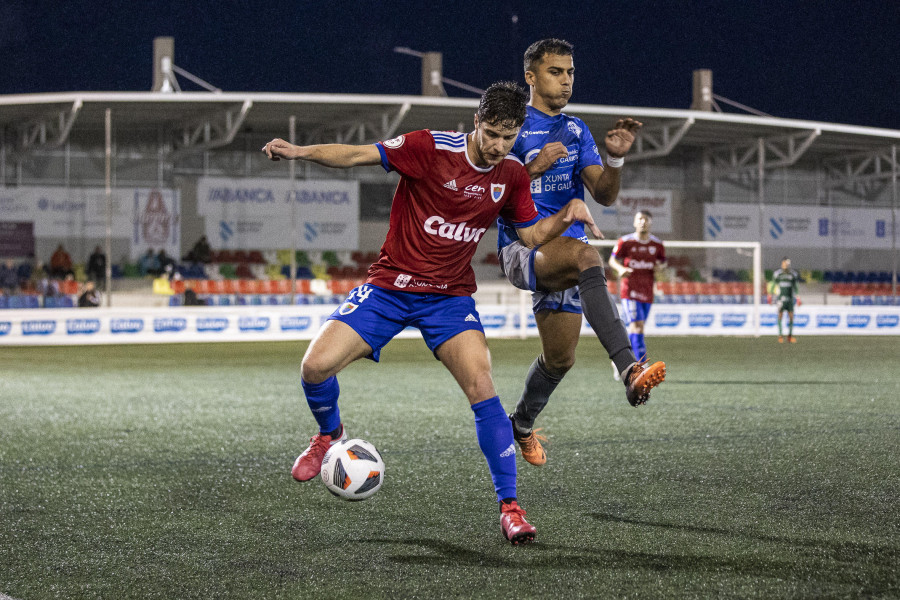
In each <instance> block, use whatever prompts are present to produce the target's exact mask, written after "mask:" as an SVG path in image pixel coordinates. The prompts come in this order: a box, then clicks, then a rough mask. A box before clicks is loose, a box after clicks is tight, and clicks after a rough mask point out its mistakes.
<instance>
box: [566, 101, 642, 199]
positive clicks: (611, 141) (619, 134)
mask: <svg viewBox="0 0 900 600" xmlns="http://www.w3.org/2000/svg"><path fill="white" fill-rule="evenodd" d="M643 125H644V124H643V123H641V122H640V121H635V120H634V119H632V118H631V117H628V118H626V119H619V120H618V121H616V124H615V126H614V127H613V128H612V129H610V130H609V131H607V132H606V139H605V142H606V153H607V156H609V157H610V158H611V159H619V158H623V157H624V156H625V155H626V154H628V151H629V150H631V145H632V144H633V143H634V136H635V133H636V132H637V130H638V129H640V128H641V127H643ZM621 171H622V168H621V166H619V167H614V166H612V165H611V164H609V161H607V165H606V168H603V167H601V166H599V165H591V166H588V167H585V168H584V169H582V170H581V180H582V181H584V185H585V187H587V189H588V191H590V192H591V196H593V197H594V200H596V201H597V202H598V203H600V204H602V205H603V206H612V204H613V203H614V202H615V201H616V198H617V197H618V195H619V186H620V185H621V181H622V179H621V175H622V173H621Z"/></svg>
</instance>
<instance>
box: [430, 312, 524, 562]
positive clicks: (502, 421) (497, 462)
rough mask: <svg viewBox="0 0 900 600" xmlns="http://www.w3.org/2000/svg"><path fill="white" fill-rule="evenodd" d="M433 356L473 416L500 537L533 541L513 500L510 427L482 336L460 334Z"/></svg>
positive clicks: (513, 451)
mask: <svg viewBox="0 0 900 600" xmlns="http://www.w3.org/2000/svg"><path fill="white" fill-rule="evenodd" d="M435 354H436V355H437V357H438V358H439V359H440V360H441V362H442V363H444V365H445V366H446V367H447V369H448V370H449V371H450V373H451V374H452V375H453V377H454V378H455V379H456V381H457V383H459V386H460V387H461V388H462V390H463V392H464V393H465V394H466V398H468V400H469V404H470V405H471V407H472V412H474V413H475V434H476V437H477V438H478V445H479V447H480V448H481V451H482V453H483V454H484V457H485V458H486V459H487V463H488V470H489V471H490V473H491V480H492V481H493V483H494V490H495V491H496V493H497V500H498V501H499V502H500V527H501V531H502V532H503V535H504V536H505V537H506V539H508V540H509V541H510V542H512V543H513V544H520V543H528V542H531V541H533V540H534V536H535V528H534V526H532V525H531V524H530V523H528V522H527V521H526V520H525V511H524V510H523V509H522V508H521V507H520V506H519V504H518V500H517V497H516V445H515V442H514V441H513V433H512V424H511V423H510V421H509V418H508V417H507V415H506V412H505V411H504V410H503V405H501V404H500V398H499V397H498V396H497V392H496V391H495V389H494V382H493V379H492V377H491V359H490V353H489V352H488V347H487V342H486V340H485V338H484V333H483V332H482V331H478V330H474V329H473V330H468V331H463V332H462V333H459V334H458V335H456V336H454V337H452V338H450V339H449V340H447V341H446V342H444V343H442V344H441V345H440V346H438V348H437V349H436V351H435Z"/></svg>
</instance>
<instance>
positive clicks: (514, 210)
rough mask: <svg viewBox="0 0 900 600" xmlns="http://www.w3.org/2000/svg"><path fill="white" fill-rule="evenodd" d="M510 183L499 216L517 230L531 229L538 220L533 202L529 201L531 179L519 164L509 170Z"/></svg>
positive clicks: (538, 216)
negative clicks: (513, 225) (507, 195)
mask: <svg viewBox="0 0 900 600" xmlns="http://www.w3.org/2000/svg"><path fill="white" fill-rule="evenodd" d="M511 171H512V174H511V176H510V182H509V183H508V184H507V185H510V186H512V189H511V190H510V193H509V199H508V200H507V201H506V203H505V204H504V205H503V208H502V209H500V216H501V217H503V218H504V219H506V220H507V221H510V222H511V223H514V224H515V227H516V228H518V229H521V228H524V227H531V226H532V225H534V224H535V223H537V222H538V221H539V220H540V215H538V212H537V209H536V208H535V207H534V200H532V199H531V178H530V177H529V176H528V171H527V170H526V169H525V167H524V166H522V165H521V164H520V163H517V164H516V168H513V169H511Z"/></svg>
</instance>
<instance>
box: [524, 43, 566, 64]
mask: <svg viewBox="0 0 900 600" xmlns="http://www.w3.org/2000/svg"><path fill="white" fill-rule="evenodd" d="M545 54H555V55H557V56H574V55H575V46H573V45H572V44H571V43H570V42H567V41H566V40H559V39H556V38H547V39H545V40H538V41H536V42H535V43H533V44H532V45H530V46H528V50H526V51H525V70H526V71H534V68H535V67H536V66H537V65H538V64H539V63H540V62H541V61H542V60H544V55H545Z"/></svg>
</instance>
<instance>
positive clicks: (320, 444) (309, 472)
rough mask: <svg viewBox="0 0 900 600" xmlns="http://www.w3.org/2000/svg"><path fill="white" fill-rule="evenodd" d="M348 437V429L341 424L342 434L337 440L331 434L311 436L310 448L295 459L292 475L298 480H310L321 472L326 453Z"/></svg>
mask: <svg viewBox="0 0 900 600" xmlns="http://www.w3.org/2000/svg"><path fill="white" fill-rule="evenodd" d="M345 439H347V431H346V430H345V429H344V426H343V425H341V435H340V437H338V438H337V439H336V440H332V439H331V436H330V435H325V434H324V433H317V434H316V435H314V436H312V437H311V438H309V448H307V449H306V450H304V451H303V454H301V455H300V456H298V457H297V460H296V461H294V468H292V469H291V475H292V476H293V477H294V479H296V480H297V481H309V480H310V479H312V478H313V477H316V476H317V475H318V474H319V471H321V470H322V459H323V458H325V453H326V452H328V449H329V448H331V446H332V445H333V444H336V443H338V442H339V441H341V440H345Z"/></svg>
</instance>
